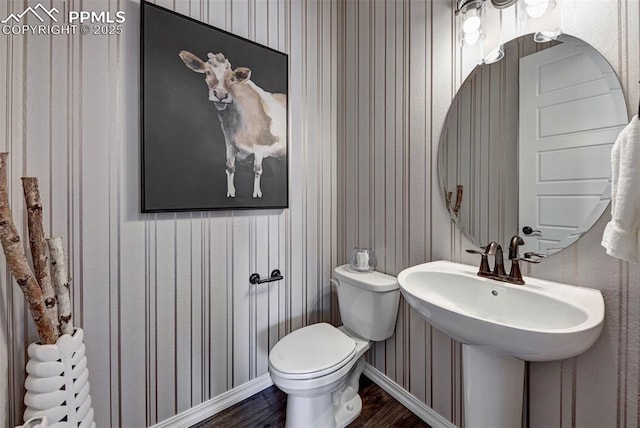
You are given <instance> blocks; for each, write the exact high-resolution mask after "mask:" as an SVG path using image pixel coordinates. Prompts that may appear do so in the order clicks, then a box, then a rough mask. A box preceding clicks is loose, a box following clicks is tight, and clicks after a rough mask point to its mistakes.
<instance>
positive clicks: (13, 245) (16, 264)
mask: <svg viewBox="0 0 640 428" xmlns="http://www.w3.org/2000/svg"><path fill="white" fill-rule="evenodd" d="M4 178H5V179H6V176H4ZM0 181H2V177H0ZM0 242H2V249H3V250H4V255H5V257H6V258H7V266H8V267H9V269H10V270H11V274H12V275H13V277H14V278H15V279H16V282H17V283H18V286H20V289H21V290H22V292H23V293H24V297H25V299H26V301H27V304H28V305H29V310H30V311H31V317H32V318H33V321H34V322H35V323H36V328H37V330H38V335H39V336H40V341H41V342H42V343H43V344H45V345H50V344H53V343H56V339H57V338H58V334H57V332H56V331H55V330H54V328H53V326H52V325H51V321H49V318H48V317H47V314H46V307H45V305H44V298H43V296H42V290H41V289H40V285H39V284H38V281H36V279H35V277H34V276H33V273H32V272H31V267H29V263H28V262H27V256H26V255H25V253H24V248H23V246H22V242H20V236H19V235H18V231H17V230H16V227H15V225H14V224H13V219H12V217H11V210H10V209H9V207H7V206H0Z"/></svg>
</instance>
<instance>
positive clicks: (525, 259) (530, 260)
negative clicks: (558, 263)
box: [512, 257, 542, 263]
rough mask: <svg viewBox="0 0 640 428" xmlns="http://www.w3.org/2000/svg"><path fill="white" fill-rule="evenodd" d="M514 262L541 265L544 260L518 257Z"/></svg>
mask: <svg viewBox="0 0 640 428" xmlns="http://www.w3.org/2000/svg"><path fill="white" fill-rule="evenodd" d="M512 260H513V261H514V262H528V263H540V262H541V261H542V259H530V258H528V257H516V258H515V259H512Z"/></svg>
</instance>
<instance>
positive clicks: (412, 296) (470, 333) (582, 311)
mask: <svg viewBox="0 0 640 428" xmlns="http://www.w3.org/2000/svg"><path fill="white" fill-rule="evenodd" d="M477 271H478V268H477V267H475V266H468V265H463V264H458V263H452V262H447V261H437V262H431V263H425V264H421V265H417V266H413V267H411V268H408V269H405V270H403V271H402V272H400V274H399V275H398V282H399V283H400V289H401V291H402V294H403V295H404V296H405V298H406V299H407V301H408V302H409V304H410V305H411V306H412V307H413V308H414V309H415V310H416V311H417V312H418V313H420V314H421V315H422V316H423V317H424V318H425V319H426V320H427V321H429V323H431V324H432V325H433V326H435V327H437V328H439V329H440V330H442V331H443V332H445V333H446V334H448V335H449V336H451V337H453V338H455V339H457V340H459V341H461V342H462V343H465V344H469V345H476V346H487V347H491V348H493V349H495V350H497V351H499V352H502V353H505V354H507V355H510V356H513V357H516V358H519V359H522V360H527V361H549V360H559V359H564V358H569V357H573V356H575V355H578V354H580V353H582V352H584V351H585V350H587V349H588V348H589V347H591V345H593V344H594V342H595V341H596V340H597V338H598V336H599V335H600V332H601V331H602V324H603V321H604V300H603V298H602V294H601V293H600V291H599V290H593V289H589V288H583V287H576V286H572V285H567V284H560V283H556V282H552V281H545V280H540V279H535V278H529V277H525V282H526V284H525V285H512V284H507V283H503V282H498V281H495V280H492V279H488V278H482V277H479V276H477V275H476V273H477Z"/></svg>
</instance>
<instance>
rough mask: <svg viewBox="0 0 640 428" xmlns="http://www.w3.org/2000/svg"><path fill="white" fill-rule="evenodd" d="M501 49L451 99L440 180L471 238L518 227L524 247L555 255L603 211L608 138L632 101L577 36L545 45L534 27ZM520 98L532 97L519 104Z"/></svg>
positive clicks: (499, 235) (498, 235)
mask: <svg viewBox="0 0 640 428" xmlns="http://www.w3.org/2000/svg"><path fill="white" fill-rule="evenodd" d="M504 51H505V56H504V58H503V59H502V60H501V61H499V62H496V63H493V64H483V65H479V66H477V67H476V68H475V69H474V70H473V71H472V72H471V73H470V75H469V77H468V78H467V79H466V80H465V81H464V83H463V84H462V86H461V87H460V90H459V91H458V93H457V94H456V96H455V98H454V100H453V102H452V103H451V107H450V108H449V111H448V113H447V116H446V119H445V123H444V125H443V129H442V134H441V136H440V145H439V148H438V162H437V165H438V177H439V180H440V188H441V189H442V190H443V191H444V199H445V200H446V199H447V198H446V195H447V194H449V193H450V194H451V197H450V198H449V199H450V202H449V204H448V205H447V207H448V208H449V211H450V213H451V217H452V219H453V221H455V222H456V224H457V225H458V226H459V227H460V229H461V231H462V232H463V233H464V234H465V235H466V236H467V237H468V238H469V239H470V240H471V241H472V242H473V243H474V244H476V245H478V246H482V245H486V244H487V243H488V242H490V241H494V240H495V241H498V242H502V243H506V242H507V241H508V240H509V239H510V238H511V236H513V235H514V234H519V235H521V236H523V237H524V238H525V239H526V240H527V241H529V242H530V244H529V245H531V247H529V248H525V249H523V252H526V251H539V252H551V253H553V252H556V251H557V249H562V248H565V247H566V246H568V245H570V244H571V243H572V242H573V241H575V240H577V239H578V238H579V237H580V235H581V234H582V233H583V232H586V231H587V230H589V228H590V227H591V226H592V225H593V224H594V223H595V222H596V220H597V219H598V218H599V217H600V216H601V214H602V213H603V212H604V211H605V210H606V207H607V205H608V202H609V201H608V198H609V194H610V190H609V185H608V183H609V169H610V151H611V146H612V144H613V142H614V141H615V138H616V136H617V134H618V133H619V131H620V129H621V128H622V126H624V125H625V124H626V123H627V106H626V102H625V100H624V95H623V93H622V90H621V85H620V83H619V81H618V78H617V77H616V75H615V73H614V71H613V69H612V68H611V66H610V65H609V64H608V63H607V61H606V60H605V59H604V57H602V55H600V54H599V53H598V52H597V51H596V50H595V49H594V48H593V47H591V46H589V45H588V44H586V43H585V42H583V41H581V40H579V39H576V38H574V37H571V36H568V35H562V36H561V37H560V39H559V40H558V41H553V42H548V43H543V44H538V43H535V42H534V40H533V35H531V34H529V35H525V36H521V37H518V38H517V39H514V40H511V41H509V42H507V43H505V44H504ZM546 52H551V53H546ZM520 58H524V59H523V60H522V61H520ZM536 58H537V59H538V60H537V61H538V62H536V63H533V62H532V61H534V60H535V59H536ZM521 86H522V88H523V91H524V92H525V93H523V94H522V95H521V94H520V87H521ZM527 90H528V91H529V92H530V93H529V94H527V93H526V91H527ZM521 96H523V97H529V98H530V99H531V100H533V101H523V103H524V104H526V106H524V107H523V108H524V109H526V111H522V112H520V107H521V106H520V104H521V100H520V97H521ZM528 132H531V134H530V135H523V134H524V133H527V134H528ZM521 139H522V140H523V141H522V142H520V140H521ZM520 182H527V183H528V184H525V188H524V189H521V188H520V187H521V186H520V184H521V183H520ZM458 186H462V188H463V189H464V192H463V193H462V198H461V203H460V204H459V210H458V211H457V212H455V210H454V209H453V208H455V207H456V204H455V200H454V198H453V195H455V194H456V189H457V188H458ZM520 195H522V196H523V197H529V196H531V198H530V199H529V200H528V202H527V203H524V202H520ZM527 216H528V217H527ZM525 226H529V227H530V228H531V231H532V233H531V234H530V236H531V237H532V238H533V239H528V237H527V236H526V233H525V232H524V231H523V228H524V227H525ZM527 230H528V229H527ZM533 231H539V232H533ZM540 235H541V236H540ZM549 249H551V251H549Z"/></svg>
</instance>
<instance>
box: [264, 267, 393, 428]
mask: <svg viewBox="0 0 640 428" xmlns="http://www.w3.org/2000/svg"><path fill="white" fill-rule="evenodd" d="M334 274H335V280H334V281H332V282H333V283H334V284H336V287H337V289H338V305H339V307H340V316H341V317H342V322H343V323H344V325H343V326H342V327H339V328H336V327H333V326H332V325H330V324H326V323H319V324H313V325H309V326H307V327H303V328H301V329H299V330H296V331H294V332H292V333H290V334H288V335H286V336H285V337H283V338H282V340H280V341H279V342H278V343H276V345H275V346H274V347H273V349H272V350H271V352H270V353H269V372H270V374H271V378H272V379H273V383H275V384H276V386H277V387H278V388H280V389H281V390H282V391H284V392H286V393H287V394H288V396H287V416H286V427H288V428H333V427H337V428H342V427H345V426H347V425H348V424H349V423H351V422H352V421H353V420H354V419H355V418H357V417H358V415H359V414H360V412H361V410H362V400H361V399H360V396H359V395H358V383H359V379H360V374H361V373H362V369H363V367H364V353H365V352H366V351H367V349H369V341H372V340H373V341H379V340H385V339H387V338H388V337H390V336H391V335H392V334H393V330H394V328H395V325H396V317H397V314H398V301H399V299H400V289H399V287H398V281H397V279H396V278H395V277H393V276H389V275H385V274H383V273H380V272H375V271H374V272H368V273H360V272H357V271H355V270H353V269H351V268H350V267H349V266H348V265H344V266H338V267H337V268H335V270H334Z"/></svg>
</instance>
